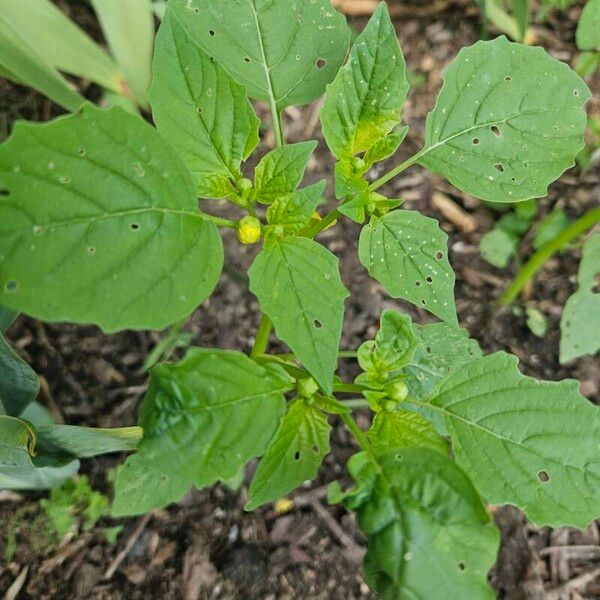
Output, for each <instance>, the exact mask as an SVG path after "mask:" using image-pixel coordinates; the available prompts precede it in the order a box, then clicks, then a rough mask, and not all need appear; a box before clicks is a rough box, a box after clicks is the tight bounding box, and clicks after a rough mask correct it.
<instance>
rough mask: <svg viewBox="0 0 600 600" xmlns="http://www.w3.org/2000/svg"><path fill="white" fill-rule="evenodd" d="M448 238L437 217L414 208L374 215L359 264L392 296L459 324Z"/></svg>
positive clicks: (363, 237) (360, 249) (362, 236)
mask: <svg viewBox="0 0 600 600" xmlns="http://www.w3.org/2000/svg"><path fill="white" fill-rule="evenodd" d="M447 240H448V236H447V235H446V234H445V233H444V232H443V231H442V230H441V229H440V228H439V224H438V222H437V221H436V220H435V219H431V218H429V217H425V216H423V215H421V214H419V213H418V212H416V211H412V210H395V211H392V212H390V213H388V214H387V215H385V216H383V217H381V218H379V217H375V216H374V217H372V218H371V222H370V223H369V224H368V225H367V226H365V227H363V230H362V231H361V234H360V241H359V245H358V255H359V258H360V262H361V263H362V264H363V265H364V266H365V267H366V268H367V270H368V271H369V274H370V275H371V277H374V278H375V279H377V281H379V282H380V283H381V284H382V285H383V287H384V288H385V289H386V291H387V292H388V293H389V294H390V295H391V296H393V297H394V298H403V299H405V300H409V301H410V302H412V303H413V304H416V305H417V306H419V307H421V308H425V309H427V310H428V311H429V312H430V313H433V314H434V315H436V316H437V317H439V318H440V319H442V320H444V321H447V322H448V323H450V324H457V323H458V320H457V317H456V309H455V307H454V271H453V270H452V267H451V266H450V263H449V262H448V250H447V247H446V243H447Z"/></svg>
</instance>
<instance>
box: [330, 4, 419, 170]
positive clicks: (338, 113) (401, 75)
mask: <svg viewBox="0 0 600 600" xmlns="http://www.w3.org/2000/svg"><path fill="white" fill-rule="evenodd" d="M408 88H409V85H408V80H407V79H406V65H405V63H404V57H403V56H402V50H400V46H399V44H398V39H397V38H396V32H395V31H394V26H393V25H392V22H391V21H390V16H389V13H388V9H387V5H386V4H385V2H381V3H380V4H379V6H378V7H377V9H376V10H375V12H374V13H373V16H372V17H371V18H370V19H369V22H368V24H367V26H366V27H365V28H364V29H363V31H362V32H361V34H360V35H359V36H358V38H357V39H356V42H355V43H354V46H353V47H352V51H351V52H350V57H349V59H348V62H347V63H346V64H345V65H344V66H343V67H342V68H341V69H340V72H339V73H338V74H337V75H336V78H335V79H334V80H333V83H332V84H331V85H329V86H328V87H327V95H326V97H325V104H324V105H323V109H322V110H321V124H322V127H323V136H324V137H325V141H326V142H327V145H328V146H329V148H330V149H331V151H332V152H333V154H334V155H335V156H336V157H337V158H338V159H343V158H345V159H348V158H350V157H352V156H353V155H355V154H359V153H361V152H364V151H365V150H369V148H371V146H373V144H374V143H376V142H378V141H380V140H382V139H383V138H385V136H386V135H387V134H388V133H390V132H391V131H392V129H393V128H394V127H396V126H397V125H398V124H399V123H400V118H401V117H400V115H401V112H402V106H403V104H404V100H405V99H406V94H407V93H408Z"/></svg>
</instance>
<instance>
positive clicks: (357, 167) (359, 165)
mask: <svg viewBox="0 0 600 600" xmlns="http://www.w3.org/2000/svg"><path fill="white" fill-rule="evenodd" d="M366 166H367V164H366V163H365V161H364V160H363V159H362V158H360V156H355V157H354V158H353V159H352V168H353V169H354V172H355V173H362V172H363V171H364V170H365V167H366Z"/></svg>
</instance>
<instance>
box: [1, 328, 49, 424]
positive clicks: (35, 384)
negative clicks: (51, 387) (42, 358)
mask: <svg viewBox="0 0 600 600" xmlns="http://www.w3.org/2000/svg"><path fill="white" fill-rule="evenodd" d="M39 389H40V382H39V380H38V377H37V375H36V374H35V372H34V371H33V369H32V368H31V367H30V366H29V365H28V364H27V363H26V362H24V361H23V360H22V359H21V358H20V357H19V356H17V354H16V353H15V352H14V351H13V350H12V348H11V347H10V346H9V345H8V344H7V343H6V340H5V339H4V337H3V336H2V334H0V401H1V403H2V405H3V406H4V409H5V410H6V412H7V413H8V414H9V415H12V416H14V417H18V416H19V415H20V414H21V413H22V412H23V410H24V409H25V407H26V406H27V405H28V404H29V403H30V402H33V401H34V400H35V398H36V396H37V395H38V392H39Z"/></svg>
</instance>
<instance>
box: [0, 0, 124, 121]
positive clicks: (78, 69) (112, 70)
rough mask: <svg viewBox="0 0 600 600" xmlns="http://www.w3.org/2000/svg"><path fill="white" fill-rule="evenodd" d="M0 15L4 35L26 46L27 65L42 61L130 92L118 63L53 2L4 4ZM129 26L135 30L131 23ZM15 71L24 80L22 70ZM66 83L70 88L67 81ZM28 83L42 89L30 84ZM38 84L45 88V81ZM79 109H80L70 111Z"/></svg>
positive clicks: (0, 1) (0, 59)
mask: <svg viewBox="0 0 600 600" xmlns="http://www.w3.org/2000/svg"><path fill="white" fill-rule="evenodd" d="M128 3H130V2H128ZM126 4H127V3H126ZM0 15H1V17H0V29H1V30H2V33H3V34H4V35H9V36H12V33H9V32H17V33H18V37H19V38H20V40H21V41H22V42H24V44H23V45H22V49H23V51H24V52H26V53H27V55H26V56H25V55H24V56H23V61H25V60H28V59H29V60H36V61H38V60H39V61H41V62H44V63H46V64H47V65H48V67H51V68H52V69H58V70H59V71H63V72H65V73H70V74H71V75H76V76H78V77H82V78H83V79H89V80H91V81H94V82H96V83H98V84H99V85H101V86H102V87H105V88H107V89H109V90H112V91H114V92H117V93H121V94H123V93H124V92H125V91H126V87H125V86H126V84H125V81H124V77H123V73H122V72H121V70H120V69H119V67H118V66H117V65H116V63H115V62H114V61H113V60H111V58H110V57H109V56H108V54H107V53H106V52H105V51H104V50H103V49H102V48H101V47H100V46H99V45H98V44H97V43H96V42H95V41H94V40H93V39H92V38H91V37H90V36H89V35H88V34H87V33H85V32H84V31H83V30H82V29H80V28H79V27H78V26H77V25H75V23H74V22H73V21H71V20H70V19H69V18H68V17H67V16H66V15H65V14H64V13H63V12H62V11H61V10H59V9H58V8H57V7H56V6H55V4H54V3H53V2H51V1H50V0H19V1H18V2H15V1H14V0H0ZM127 25H128V26H129V28H130V30H131V23H127ZM4 35H3V36H2V37H4ZM4 59H5V54H4V49H2V52H1V53H0V63H4ZM23 64H24V63H23ZM12 70H13V73H15V74H16V75H19V76H20V78H22V77H23V75H22V72H21V70H20V68H17V69H15V68H13V69H12ZM26 79H27V78H26ZM63 81H64V85H65V86H67V85H68V84H67V82H66V80H63ZM27 83H28V84H29V85H34V86H35V87H38V85H36V84H32V83H31V82H30V81H27ZM37 83H38V84H40V85H44V84H45V82H43V81H42V80H40V81H39V82H37ZM38 89H40V91H42V92H43V93H46V91H45V90H44V89H41V88H38ZM81 102H83V100H82V99H81ZM75 108H77V106H75V107H74V108H71V109H70V110H74V109H75Z"/></svg>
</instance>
